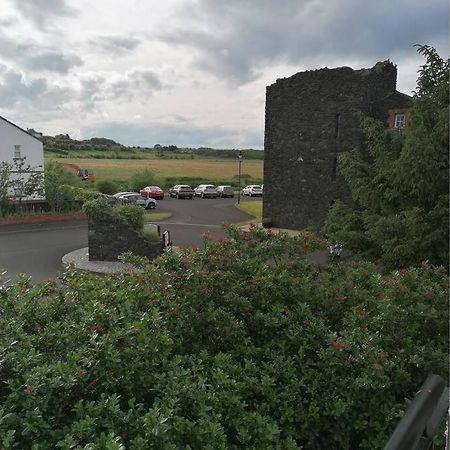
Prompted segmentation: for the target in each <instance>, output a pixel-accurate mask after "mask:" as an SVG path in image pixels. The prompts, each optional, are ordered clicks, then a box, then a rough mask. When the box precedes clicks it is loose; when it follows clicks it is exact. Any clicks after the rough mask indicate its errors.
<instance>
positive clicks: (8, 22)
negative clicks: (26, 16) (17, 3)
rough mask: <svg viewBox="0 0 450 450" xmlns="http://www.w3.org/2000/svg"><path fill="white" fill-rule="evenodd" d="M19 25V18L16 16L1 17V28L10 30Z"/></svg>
mask: <svg viewBox="0 0 450 450" xmlns="http://www.w3.org/2000/svg"><path fill="white" fill-rule="evenodd" d="M16 23H17V17H15V16H5V17H0V28H8V27H11V26H13V25H15V24H16Z"/></svg>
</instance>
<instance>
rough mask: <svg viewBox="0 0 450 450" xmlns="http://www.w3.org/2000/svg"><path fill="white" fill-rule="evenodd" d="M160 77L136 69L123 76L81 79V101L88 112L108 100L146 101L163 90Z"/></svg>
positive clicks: (104, 75) (145, 70)
mask: <svg viewBox="0 0 450 450" xmlns="http://www.w3.org/2000/svg"><path fill="white" fill-rule="evenodd" d="M163 87H164V84H163V83H162V82H161V80H160V78H159V77H158V75H157V74H156V73H155V72H153V71H151V70H147V69H134V70H131V71H130V72H127V73H125V74H123V75H120V76H118V75H117V74H110V75H109V76H108V74H102V75H98V74H96V75H90V76H88V77H84V78H82V79H81V87H80V93H79V95H78V99H79V101H80V102H81V103H82V104H83V105H84V108H85V109H86V110H87V111H92V110H94V109H95V107H96V105H97V104H98V103H101V102H104V101H108V100H127V101H130V100H133V99H135V98H138V99H142V100H143V101H144V100H146V99H147V98H148V97H149V96H150V95H152V93H153V92H155V91H159V90H161V89H163Z"/></svg>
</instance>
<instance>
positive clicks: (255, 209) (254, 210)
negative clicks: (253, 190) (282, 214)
mask: <svg viewBox="0 0 450 450" xmlns="http://www.w3.org/2000/svg"><path fill="white" fill-rule="evenodd" d="M236 208H239V209H240V210H241V211H244V212H246V213H247V214H251V215H252V216H254V217H255V220H252V222H262V200H256V201H255V200H253V201H251V202H250V201H245V200H244V201H242V200H241V203H240V204H239V205H238V204H237V203H236Z"/></svg>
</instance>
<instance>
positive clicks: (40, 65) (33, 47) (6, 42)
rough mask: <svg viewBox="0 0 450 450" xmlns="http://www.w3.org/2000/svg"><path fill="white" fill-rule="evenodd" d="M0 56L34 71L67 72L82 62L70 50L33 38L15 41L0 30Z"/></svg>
mask: <svg viewBox="0 0 450 450" xmlns="http://www.w3.org/2000/svg"><path fill="white" fill-rule="evenodd" d="M0 57H2V58H3V59H6V60H9V61H11V62H13V63H15V64H19V65H20V66H21V67H25V68H27V69H31V70H36V71H47V72H57V73H67V72H69V70H70V69H72V68H73V67H76V66H79V65H81V64H82V63H83V61H82V60H81V58H80V57H79V56H77V55H75V54H73V53H70V52H61V51H59V50H54V49H52V48H49V47H47V46H42V45H40V44H38V43H37V42H35V41H33V40H31V39H30V40H28V41H22V42H20V41H19V42H17V41H16V40H15V39H13V38H11V37H9V36H8V35H7V34H5V33H2V32H1V30H0Z"/></svg>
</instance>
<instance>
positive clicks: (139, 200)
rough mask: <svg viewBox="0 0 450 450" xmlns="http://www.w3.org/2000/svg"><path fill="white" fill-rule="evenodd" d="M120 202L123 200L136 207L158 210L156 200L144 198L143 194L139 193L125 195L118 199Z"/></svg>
mask: <svg viewBox="0 0 450 450" xmlns="http://www.w3.org/2000/svg"><path fill="white" fill-rule="evenodd" d="M118 199H119V200H122V202H124V203H131V204H134V205H138V206H142V207H143V208H145V209H155V208H156V200H155V199H154V198H146V197H142V195H141V194H138V193H137V192H134V193H129V194H124V195H121V196H119V197H118Z"/></svg>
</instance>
